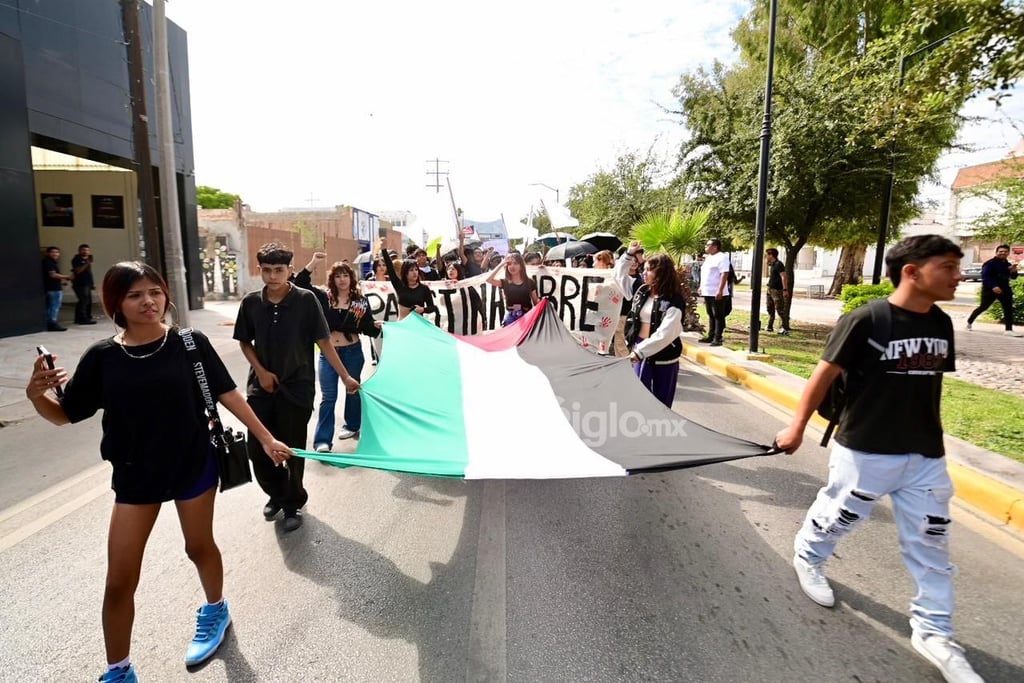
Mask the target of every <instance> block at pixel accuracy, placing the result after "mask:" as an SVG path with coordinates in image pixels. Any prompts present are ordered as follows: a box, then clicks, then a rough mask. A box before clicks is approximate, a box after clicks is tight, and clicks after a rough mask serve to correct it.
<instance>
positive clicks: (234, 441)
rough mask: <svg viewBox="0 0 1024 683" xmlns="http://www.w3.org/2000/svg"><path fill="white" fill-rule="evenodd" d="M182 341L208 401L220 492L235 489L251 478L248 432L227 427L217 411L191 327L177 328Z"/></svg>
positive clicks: (204, 396) (204, 398)
mask: <svg viewBox="0 0 1024 683" xmlns="http://www.w3.org/2000/svg"><path fill="white" fill-rule="evenodd" d="M178 334H180V335H181V340H182V341H183V342H185V355H186V356H187V357H188V362H189V364H190V365H191V366H192V371H193V372H194V373H195V376H196V383H197V384H198V385H199V393H201V394H202V395H203V401H204V402H205V403H206V414H207V415H208V416H209V418H210V443H211V445H212V446H213V452H214V455H215V456H216V457H217V474H218V476H219V478H220V492H221V493H224V492H225V491H227V490H228V489H233V488H235V487H236V486H241V485H242V484H248V483H249V482H250V481H252V470H250V469H249V453H248V452H247V450H246V447H245V435H244V434H242V433H241V432H235V431H234V430H233V429H231V427H228V428H227V429H225V428H224V424H223V423H222V422H221V421H220V413H218V412H217V404H216V402H214V400H213V396H212V395H211V394H210V383H209V382H208V381H207V379H206V370H205V369H204V368H203V359H202V356H201V355H200V354H199V349H198V348H196V342H195V339H193V338H192V328H185V329H183V330H178Z"/></svg>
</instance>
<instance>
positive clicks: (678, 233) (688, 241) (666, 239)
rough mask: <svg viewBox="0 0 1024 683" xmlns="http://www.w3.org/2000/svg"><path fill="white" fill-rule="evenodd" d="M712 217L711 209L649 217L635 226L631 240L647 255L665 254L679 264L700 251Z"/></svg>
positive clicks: (651, 214)
mask: <svg viewBox="0 0 1024 683" xmlns="http://www.w3.org/2000/svg"><path fill="white" fill-rule="evenodd" d="M710 217H711V210H710V209H694V210H692V211H689V212H688V213H683V210H682V208H677V209H673V210H672V211H668V212H666V211H659V212H655V213H649V214H647V215H646V216H644V218H643V220H641V221H640V222H639V223H636V224H635V225H633V228H632V230H630V234H629V236H630V239H634V240H639V241H640V243H641V244H642V245H644V251H645V252H647V253H655V252H659V251H663V252H665V253H666V254H668V255H669V256H670V257H672V260H673V261H675V262H676V263H677V264H680V263H682V260H683V258H684V257H685V256H692V255H694V254H696V253H697V252H699V251H700V248H701V246H702V245H703V240H704V226H705V225H707V222H708V219H709V218H710Z"/></svg>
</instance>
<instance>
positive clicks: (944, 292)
mask: <svg viewBox="0 0 1024 683" xmlns="http://www.w3.org/2000/svg"><path fill="white" fill-rule="evenodd" d="M961 258H963V252H961V251H960V248H959V247H957V246H956V244H954V243H953V242H951V241H950V240H948V239H946V238H944V237H941V236H939V235H918V236H915V237H908V238H906V239H904V240H903V241H902V242H900V243H899V244H897V245H896V246H894V247H893V248H892V249H890V250H889V253H888V254H886V256H885V263H886V267H887V269H888V274H889V279H890V280H892V283H893V285H894V286H895V287H896V291H895V292H893V293H892V295H890V296H889V299H888V301H887V302H884V303H882V305H883V306H886V307H887V310H886V313H882V314H881V315H879V314H877V313H876V312H875V310H874V309H873V308H872V307H873V305H874V304H872V305H868V306H861V307H860V308H857V309H855V310H854V311H852V312H851V313H848V314H846V315H844V316H843V317H842V318H840V320H839V322H838V323H837V324H836V327H835V329H834V330H832V333H831V334H830V335H829V338H828V341H827V342H826V346H825V353H824V355H823V356H822V359H821V361H820V362H819V363H818V366H817V367H816V368H815V369H814V373H813V374H812V375H811V378H810V380H809V381H808V382H807V386H806V387H805V388H804V392H803V395H802V396H801V397H800V403H799V405H798V407H797V410H796V414H795V415H794V417H793V421H792V422H791V423H790V425H789V426H788V427H786V428H785V429H783V430H782V431H780V432H779V433H778V434H777V435H776V437H775V441H776V443H777V444H778V446H779V448H781V449H783V450H784V451H786V452H787V453H793V452H794V451H796V450H797V448H799V447H800V444H801V442H802V441H803V433H804V429H805V428H806V426H807V422H808V420H810V418H811V415H812V413H813V412H814V410H815V408H816V407H817V406H818V405H820V403H821V401H822V400H823V399H824V397H825V395H826V392H828V391H829V387H830V385H831V384H832V382H833V381H834V380H835V379H836V378H837V377H839V375H840V374H841V373H845V374H846V376H847V379H848V380H849V381H851V382H853V384H852V385H850V386H851V390H850V395H849V398H848V402H847V405H846V409H845V410H844V412H843V414H842V416H841V417H840V424H839V431H838V432H837V436H836V439H835V445H834V446H833V448H832V454H831V457H830V459H829V474H828V483H827V484H826V485H825V487H824V488H822V489H821V490H820V491H818V497H817V499H816V500H815V501H814V503H813V504H812V505H811V507H810V509H809V510H808V511H807V515H806V517H805V519H804V523H803V526H802V527H801V528H800V531H799V532H798V533H797V535H796V539H795V540H794V551H795V554H794V557H793V567H794V569H795V570H796V574H797V578H798V580H799V582H800V588H801V590H803V592H804V594H806V595H807V597H808V598H810V599H811V600H813V601H814V602H816V603H817V604H819V605H821V606H823V607H832V606H833V605H834V604H835V596H834V594H833V592H832V587H831V586H830V585H829V582H828V579H827V578H826V577H825V570H824V566H825V562H826V561H827V560H828V559H829V558H830V557H831V556H832V554H833V552H834V551H835V547H836V544H837V543H838V542H839V541H840V540H841V539H842V538H843V537H844V536H846V535H848V534H849V533H851V532H852V531H854V530H856V529H857V528H859V527H860V526H862V525H863V524H864V523H865V522H866V521H867V519H868V517H869V516H870V515H871V512H872V511H873V510H874V508H875V505H877V503H878V501H879V499H880V498H882V497H883V496H885V495H888V496H889V498H890V499H891V501H892V507H893V514H894V516H895V519H896V529H897V531H898V533H899V538H900V551H901V553H902V554H903V561H904V564H905V565H906V567H907V569H908V570H909V571H910V574H911V576H912V578H913V580H914V583H915V584H916V586H917V590H916V593H915V595H914V597H913V599H912V600H911V602H910V626H911V629H912V636H911V639H910V642H911V645H912V646H913V648H914V649H915V650H917V652H918V653H919V654H920V655H921V656H922V657H924V658H925V659H927V660H928V661H929V662H931V663H932V664H934V665H935V666H936V667H938V668H939V669H940V670H941V671H942V674H943V676H944V677H945V679H946V680H947V681H958V682H962V683H980V682H981V680H982V679H981V677H980V676H978V675H977V674H976V673H974V670H973V669H972V668H971V665H970V664H969V663H968V661H967V658H966V657H965V656H964V650H963V648H962V647H960V645H958V644H957V643H955V642H954V641H953V623H952V621H953V576H954V575H955V574H956V567H954V566H953V564H952V563H951V562H950V555H949V533H950V527H951V525H952V520H951V519H950V510H949V501H950V498H952V497H953V483H952V481H951V480H950V478H949V473H948V472H947V471H946V459H945V457H944V456H945V450H944V446H943V439H942V420H941V417H940V403H941V399H942V375H943V373H946V372H951V371H954V370H956V354H955V352H954V347H953V342H954V339H953V323H952V321H951V320H950V318H949V316H948V315H947V314H946V313H945V312H943V311H942V310H941V309H940V308H939V307H938V306H936V302H938V301H950V300H952V299H953V297H954V295H955V293H956V286H957V283H958V282H959V281H960V259H961ZM876 321H877V322H876ZM882 321H885V322H882ZM880 324H887V326H888V329H887V330H881V331H880V330H878V329H877V327H876V326H877V325H880ZM876 337H881V338H882V340H883V343H884V342H885V341H888V344H887V345H886V346H884V347H880V346H879V342H878V341H876V339H875V338H876ZM880 354H881V358H879V355H880ZM854 378H856V379H854Z"/></svg>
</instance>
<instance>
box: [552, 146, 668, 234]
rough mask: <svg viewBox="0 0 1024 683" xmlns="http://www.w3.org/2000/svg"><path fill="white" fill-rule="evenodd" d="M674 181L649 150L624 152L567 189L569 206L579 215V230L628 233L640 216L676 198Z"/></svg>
mask: <svg viewBox="0 0 1024 683" xmlns="http://www.w3.org/2000/svg"><path fill="white" fill-rule="evenodd" d="M678 188H679V186H678V184H677V183H676V182H675V181H674V179H673V178H672V175H671V173H670V172H669V171H667V170H666V168H665V164H664V162H662V161H661V160H659V159H658V158H657V156H656V155H655V154H654V152H653V151H652V150H648V151H647V153H646V154H644V155H640V154H638V153H636V152H627V153H625V154H623V155H621V156H619V158H618V159H617V160H616V162H615V166H614V168H612V169H611V170H606V169H601V170H599V171H597V172H596V173H594V174H593V175H591V176H590V177H589V178H587V180H585V181H584V182H582V183H579V184H577V185H573V186H572V187H571V188H570V189H569V202H568V205H569V209H570V210H571V211H572V214H573V216H575V217H576V218H577V219H579V222H580V227H579V229H578V230H577V232H578V233H579V234H583V233H586V232H595V231H597V232H611V233H614V234H615V235H617V236H619V237H625V236H626V235H628V234H629V231H630V230H631V229H632V227H633V225H635V224H636V223H638V222H639V221H641V220H643V218H644V216H646V215H648V214H650V213H654V212H658V211H666V210H669V209H671V208H672V206H673V205H675V204H676V202H677V201H678V200H679V198H680V195H679V191H678Z"/></svg>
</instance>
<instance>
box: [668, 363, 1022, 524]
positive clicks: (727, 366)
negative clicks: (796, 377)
mask: <svg viewBox="0 0 1024 683" xmlns="http://www.w3.org/2000/svg"><path fill="white" fill-rule="evenodd" d="M683 352H684V354H685V355H686V357H687V358H690V359H692V360H694V361H696V362H698V363H700V364H701V365H704V366H706V367H708V368H710V369H711V370H713V371H714V372H715V373H717V374H719V375H722V376H724V377H727V378H729V379H731V380H733V381H734V382H736V383H738V384H741V385H743V386H745V387H747V388H748V389H750V390H751V391H753V392H755V393H757V394H760V395H761V396H763V397H764V398H766V399H768V400H769V401H771V402H772V403H774V404H776V405H778V406H780V407H783V408H786V409H788V410H790V411H795V410H796V407H797V405H798V404H799V402H800V392H798V391H796V390H794V389H790V388H788V387H783V386H779V385H778V384H776V383H775V382H773V381H771V380H770V379H768V378H766V377H763V376H761V375H758V374H756V373H753V372H750V371H749V370H747V369H745V368H742V367H740V366H739V365H737V364H735V363H733V362H731V361H729V360H728V359H726V358H722V357H721V356H717V355H715V354H713V353H710V352H708V351H704V350H703V349H700V348H697V347H694V346H693V345H692V344H683ZM811 419H812V420H813V421H814V423H815V424H817V425H819V426H820V427H821V428H822V429H824V428H826V427H827V426H828V421H827V420H824V419H822V418H821V416H820V415H818V414H817V413H815V414H814V416H813V417H812V418H811ZM947 466H948V469H949V476H950V478H951V479H952V480H953V486H954V488H955V490H956V495H957V497H958V498H960V499H961V500H963V501H966V502H967V503H969V504H970V505H972V506H974V507H976V508H978V509H979V510H981V511H983V512H985V513H986V514H987V515H989V516H991V517H992V518H994V519H995V520H997V521H998V522H999V523H1000V524H1005V525H1007V526H1009V527H1011V528H1012V529H1015V530H1017V531H1024V493H1022V492H1021V491H1018V490H1016V489H1015V488H1013V487H1012V486H1008V485H1006V484H1004V483H1002V482H1000V481H996V480H995V479H992V478H991V477H988V476H985V475H984V474H981V473H980V472H977V471H975V470H973V469H971V468H969V467H966V466H964V465H961V464H959V463H955V462H952V461H948V462H947Z"/></svg>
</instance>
